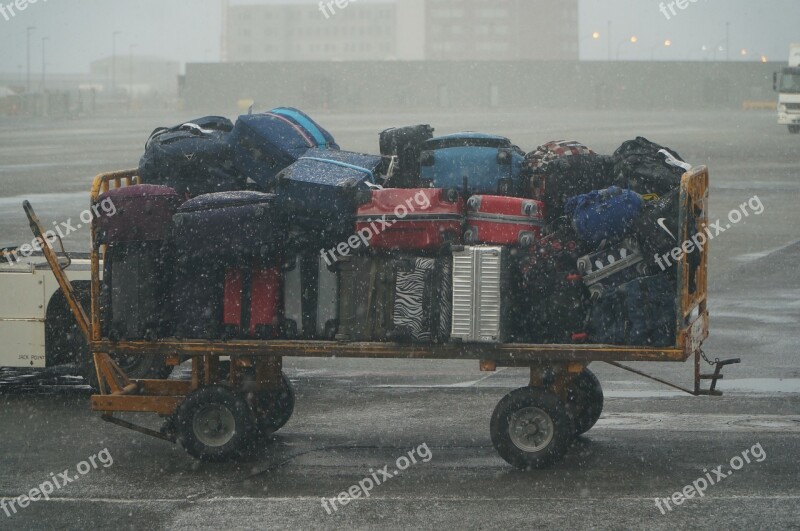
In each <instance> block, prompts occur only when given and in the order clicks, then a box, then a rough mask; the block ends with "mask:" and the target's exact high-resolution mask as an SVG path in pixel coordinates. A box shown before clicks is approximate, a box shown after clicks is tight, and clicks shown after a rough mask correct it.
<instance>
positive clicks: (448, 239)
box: [356, 188, 464, 251]
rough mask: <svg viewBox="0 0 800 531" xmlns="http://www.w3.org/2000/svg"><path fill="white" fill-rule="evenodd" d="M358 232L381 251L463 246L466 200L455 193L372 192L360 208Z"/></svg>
mask: <svg viewBox="0 0 800 531" xmlns="http://www.w3.org/2000/svg"><path fill="white" fill-rule="evenodd" d="M356 232H357V233H358V234H359V235H363V238H364V239H367V240H368V241H369V246H370V247H373V248H375V249H381V250H392V251H397V250H407V251H411V250H413V251H423V250H432V251H433V250H438V249H441V248H442V247H444V246H445V245H446V244H448V243H453V244H460V243H461V241H462V236H463V232H464V199H463V198H462V197H461V195H460V194H459V193H458V192H457V191H456V190H444V189H440V188H412V189H404V188H386V189H383V190H373V191H372V199H371V200H370V201H369V202H368V203H366V204H363V205H361V207H359V209H358V212H357V214H356Z"/></svg>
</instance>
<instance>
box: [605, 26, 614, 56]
mask: <svg viewBox="0 0 800 531" xmlns="http://www.w3.org/2000/svg"><path fill="white" fill-rule="evenodd" d="M606 40H607V41H608V60H609V61H611V60H612V59H613V57H612V55H611V21H610V20H609V21H608V35H606Z"/></svg>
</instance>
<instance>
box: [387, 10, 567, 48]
mask: <svg viewBox="0 0 800 531" xmlns="http://www.w3.org/2000/svg"><path fill="white" fill-rule="evenodd" d="M401 1H402V0H401ZM425 7H426V9H425V21H426V30H425V33H426V43H427V44H426V53H425V55H426V59H432V60H455V61H464V60H467V61H468V60H477V61H503V60H544V61H547V60H577V59H578V0H492V1H491V2H486V1H485V0H427V1H426V6H425Z"/></svg>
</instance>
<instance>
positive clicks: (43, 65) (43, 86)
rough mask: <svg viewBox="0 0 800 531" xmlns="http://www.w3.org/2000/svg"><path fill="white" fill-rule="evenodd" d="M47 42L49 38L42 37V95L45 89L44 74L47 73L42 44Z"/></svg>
mask: <svg viewBox="0 0 800 531" xmlns="http://www.w3.org/2000/svg"><path fill="white" fill-rule="evenodd" d="M49 40H50V38H49V37H42V93H43V94H44V88H45V72H46V71H47V62H46V58H45V47H44V43H46V42H47V41H49Z"/></svg>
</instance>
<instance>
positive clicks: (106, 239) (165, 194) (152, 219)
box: [92, 184, 181, 243]
mask: <svg viewBox="0 0 800 531" xmlns="http://www.w3.org/2000/svg"><path fill="white" fill-rule="evenodd" d="M180 203H181V201H180V198H179V197H178V194H177V193H176V192H175V190H173V189H172V188H170V187H168V186H158V185H154V184H141V185H137V186H125V187H123V188H114V189H111V190H109V191H108V192H106V193H104V194H102V195H100V197H98V198H97V201H95V204H94V205H93V206H92V210H93V212H94V220H93V222H94V224H95V231H96V234H97V241H98V242H99V243H118V242H131V241H137V242H145V241H159V240H164V239H166V236H167V232H168V230H169V228H170V227H171V226H172V216H173V215H174V214H175V212H176V211H177V209H178V206H179V205H180Z"/></svg>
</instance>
